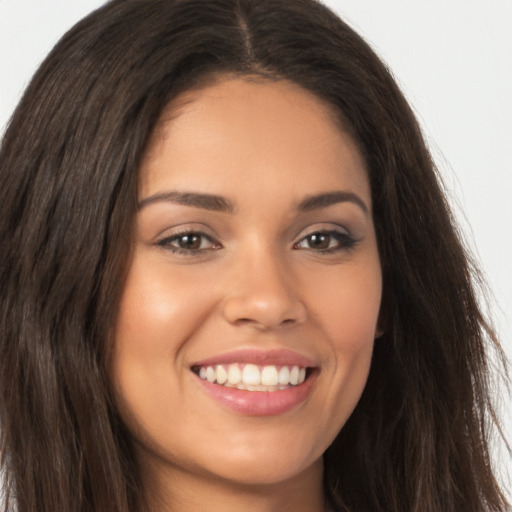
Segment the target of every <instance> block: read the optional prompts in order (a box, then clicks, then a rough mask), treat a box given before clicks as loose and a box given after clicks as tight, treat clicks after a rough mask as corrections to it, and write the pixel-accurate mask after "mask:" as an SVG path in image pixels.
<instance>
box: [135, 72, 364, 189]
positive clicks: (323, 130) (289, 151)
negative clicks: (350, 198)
mask: <svg viewBox="0 0 512 512" xmlns="http://www.w3.org/2000/svg"><path fill="white" fill-rule="evenodd" d="M254 176H260V177H261V178H262V179H263V180H271V183H268V184H269V185H271V186H272V187H273V188H277V187H279V186H284V187H287V188H289V189H290V190H291V191H292V190H293V189H294V188H297V189H301V188H302V189H304V188H308V187H315V188H316V189H322V188H325V189H332V188H339V187H340V186H341V185H343V183H340V180H341V181H343V182H344V183H346V185H347V186H349V187H352V188H356V189H358V192H359V193H361V194H363V195H365V196H367V198H369V193H370V192H369V184H368V180H367V176H366V170H365V163H364V161H363V158H362V156H361V154H360V152H359V151H358V149H357V147H356V144H355V143H354V141H353V140H352V138H351V136H350V135H349V134H348V133H347V132H346V131H345V130H344V129H343V126H342V124H341V122H340V121H339V120H338V119H337V117H336V115H335V113H334V112H333V110H332V108H330V106H328V105H327V104H326V103H325V102H324V101H323V100H321V99H320V98H318V97H317V96H315V95H314V94H312V93H310V92H308V91H306V90H304V89H303V88H301V87H299V86H298V85H296V84H294V83H291V82H289V81H286V80H280V81H270V80H267V79H261V78H258V79H250V78H243V79H241V78H226V79H223V80H219V81H217V82H215V83H213V84H212V85H209V86H207V87H203V88H201V89H197V90H192V91H188V92H185V93H183V94H181V95H179V96H178V97H177V98H175V99H174V100H173V101H172V102H171V104H170V105H169V106H168V107H167V108H166V109H165V111H164V113H163V115H162V117H161V120H160V122H159V123H158V126H157V128H156V130H155V132H154V134H153V136H152V138H151V141H150V144H149V147H148V150H147V152H146V155H145V158H144V160H143V163H142V167H141V176H140V196H142V197H144V196H146V195H148V194H151V193H155V192H158V191H159V189H163V188H168V187H176V186H179V187H187V188H189V187H192V188H194V189H196V190H199V191H205V192H210V193H221V194H223V193H225V191H226V188H228V189H234V190H235V191H236V189H237V187H238V188H240V187H243V186H244V185H245V186H249V185H250V186H253V187H255V188H254V191H255V192H256V189H257V188H258V187H257V186H256V183H249V182H250V181H251V180H253V178H254ZM217 188H219V190H216V189H217ZM265 191H266V190H262V192H265ZM299 192H300V191H299V190H298V191H297V193H299ZM300 193H302V192H300Z"/></svg>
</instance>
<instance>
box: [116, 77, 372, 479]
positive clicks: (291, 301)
mask: <svg viewBox="0 0 512 512" xmlns="http://www.w3.org/2000/svg"><path fill="white" fill-rule="evenodd" d="M139 205H140V208H139V211H138V215H137V224H136V240H135V248H134V253H133V258H132V260H131V264H130V267H129V271H128V276H127V280H126V283H125V285H124V291H123V295H122V299H121V305H120V311H119V316H118V321H117V330H116V338H115V346H114V357H113V364H112V379H113V382H114V387H115V390H116V393H117V398H118V403H119V408H120V411H121V415H122V416H123V419H124V421H125V422H126V424H127V426H128V428H129V430H130V432H131V433H132V435H133V437H134V439H135V441H136V447H137V448H136V449H137V454H138V457H139V458H140V460H141V462H142V463H143V464H144V463H147V464H149V465H150V466H151V467H153V468H156V469H157V470H158V468H160V469H162V470H163V468H164V467H165V468H166V471H169V472H170V473H171V474H174V475H175V476H178V475H179V474H180V473H181V474H185V473H186V474H188V475H190V474H193V475H197V476H200V477H202V478H219V477H220V478H222V479H227V480H229V481H231V482H238V483H246V484H251V483H252V484H264V483H279V482H284V481H287V480H288V481H289V480H290V479H293V478H295V477H297V478H298V477H300V475H306V474H311V472H316V474H318V472H320V473H321V467H322V464H321V457H322V453H323V452H324V451H325V450H326V448H327V447H328V446H329V444H330V443H331V442H332V441H333V439H334V438H335V436H336V435H337V433H338V432H339V430H340V429H341V428H342V426H343V425H344V423H345V422H346V420H347V418H348V417H349V416H350V414H351V412H352V410H353V409H354V407H355V405H356V403H357V401H358V400H359V397H360V396H361V393H362V390H363V388H364V386H365V383H366V380H367V375H368V370H369V366H370V359H371V355H372V348H373V343H374V338H375V334H376V329H377V319H378V314H379V306H380V301H381V269H380V263H379V255H378V251H377V244H376V238H375V231H374V225H373V221H372V203H371V196H370V188H369V183H368V178H367V174H366V171H365V167H364V162H363V159H362V157H361V155H360V153H359V151H358V150H357V148H356V146H355V145H354V143H353V142H352V140H351V138H350V137H349V135H348V134H347V133H345V132H344V131H343V130H342V129H341V128H340V126H339V124H338V123H337V122H336V121H335V119H334V117H333V116H332V115H331V113H330V111H329V109H328V108H327V106H326V105H325V104H324V103H323V102H321V101H320V100H319V99H317V98H316V97H315V96H313V95H312V94H310V93H309V92H306V91H304V90H303V89H301V88H300V87H298V86H296V85H294V84H291V83H290V82H287V81H280V82H271V81H264V80H252V81H250V80H249V79H245V80H242V79H225V80H223V81H219V82H217V83H215V84H214V85H211V86H209V87H206V88H203V89H201V90H199V91H194V92H188V93H185V94H183V95H182V96H180V97H179V98H178V99H176V100H175V101H174V102H173V103H172V104H171V105H170V107H169V108H168V109H167V111H166V115H164V116H163V118H162V120H161V122H160V125H159V127H158V129H157V130H156V132H155V134H154V135H153V137H152V140H151V144H150V147H149V149H148V151H147V154H146V156H145V159H144V161H143V163H142V166H141V177H140V190H139ZM240 388H241V389H240Z"/></svg>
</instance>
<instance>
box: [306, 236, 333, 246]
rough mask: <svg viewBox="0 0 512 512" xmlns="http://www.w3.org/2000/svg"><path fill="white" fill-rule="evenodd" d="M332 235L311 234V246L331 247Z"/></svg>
mask: <svg viewBox="0 0 512 512" xmlns="http://www.w3.org/2000/svg"><path fill="white" fill-rule="evenodd" d="M329 242H330V236H329V235H324V234H322V233H320V234H316V235H311V236H310V237H309V246H310V247H312V248H314V249H327V248H328V247H329Z"/></svg>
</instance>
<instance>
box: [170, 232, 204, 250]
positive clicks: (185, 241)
mask: <svg viewBox="0 0 512 512" xmlns="http://www.w3.org/2000/svg"><path fill="white" fill-rule="evenodd" d="M201 238H202V237H201V235H199V234H197V233H188V234H186V235H182V236H179V237H177V238H176V239H175V243H176V245H177V246H178V247H179V248H180V249H185V250H188V251H195V250H198V249H200V248H201V241H202V240H201Z"/></svg>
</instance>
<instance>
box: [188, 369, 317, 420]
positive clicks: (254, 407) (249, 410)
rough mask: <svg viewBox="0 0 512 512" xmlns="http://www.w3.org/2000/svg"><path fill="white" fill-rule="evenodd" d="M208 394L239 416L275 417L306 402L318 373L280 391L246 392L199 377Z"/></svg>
mask: <svg viewBox="0 0 512 512" xmlns="http://www.w3.org/2000/svg"><path fill="white" fill-rule="evenodd" d="M197 379H198V380H199V382H200V383H201V384H202V385H203V387H204V389H205V390H206V391H207V392H208V394H209V395H210V396H211V397H212V398H213V399H214V400H216V401H217V402H218V403H220V404H221V405H223V406H225V407H227V408H228V409H231V410H232V411H235V412H237V413H239V414H245V415H248V416H273V415H277V414H283V413H285V412H287V411H290V410H292V409H294V408H295V407H298V406H299V405H301V404H302V403H303V402H305V401H306V399H307V398H308V396H309V394H310V393H311V389H312V387H313V384H314V381H315V380H316V372H314V373H313V374H312V375H310V376H309V377H308V379H306V380H305V381H304V382H303V383H302V384H299V385H298V386H293V387H290V388H288V389H282V390H279V391H246V390H243V389H237V388H229V387H226V386H219V385H218V384H212V383H211V382H208V381H207V380H203V379H200V378H199V377H197Z"/></svg>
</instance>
